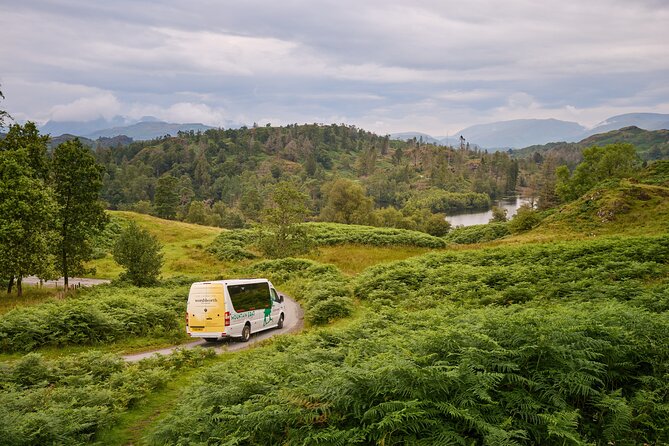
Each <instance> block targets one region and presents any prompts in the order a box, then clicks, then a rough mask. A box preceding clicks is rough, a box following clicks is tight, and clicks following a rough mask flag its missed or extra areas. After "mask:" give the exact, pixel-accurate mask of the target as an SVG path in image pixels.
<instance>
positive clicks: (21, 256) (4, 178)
mask: <svg viewBox="0 0 669 446" xmlns="http://www.w3.org/2000/svg"><path fill="white" fill-rule="evenodd" d="M29 160H30V157H29V155H28V151H27V150H26V149H24V148H19V149H17V150H11V151H10V150H4V151H0V246H1V247H2V249H0V271H2V272H3V273H4V275H6V276H8V277H5V278H9V279H10V281H11V282H10V286H9V287H8V290H9V291H11V283H13V280H14V277H16V278H17V292H18V294H19V296H20V295H22V291H23V290H22V287H21V279H22V278H23V277H25V276H29V275H37V276H39V277H42V278H50V277H49V276H51V275H52V271H51V270H50V265H51V260H52V259H51V256H50V243H51V241H52V240H53V236H54V233H53V217H54V214H55V212H56V205H55V202H54V198H53V192H52V190H51V189H50V188H49V187H48V186H47V185H46V184H45V182H44V180H43V179H41V178H37V177H36V176H35V173H34V171H33V170H32V168H31V167H30V161H29Z"/></svg>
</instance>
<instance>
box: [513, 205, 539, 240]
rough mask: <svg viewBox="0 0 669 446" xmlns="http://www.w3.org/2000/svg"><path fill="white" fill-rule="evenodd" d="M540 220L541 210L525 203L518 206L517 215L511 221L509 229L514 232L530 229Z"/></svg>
mask: <svg viewBox="0 0 669 446" xmlns="http://www.w3.org/2000/svg"><path fill="white" fill-rule="evenodd" d="M540 222H541V216H540V215H539V212H537V211H536V210H534V209H533V208H532V206H530V205H527V204H524V205H522V206H521V207H519V208H518V210H517V211H516V215H514V216H513V218H512V219H511V221H510V222H509V230H510V231H511V232H512V233H514V234H517V233H519V232H523V231H529V230H530V229H532V228H533V227H535V226H536V225H538V224H539V223H540Z"/></svg>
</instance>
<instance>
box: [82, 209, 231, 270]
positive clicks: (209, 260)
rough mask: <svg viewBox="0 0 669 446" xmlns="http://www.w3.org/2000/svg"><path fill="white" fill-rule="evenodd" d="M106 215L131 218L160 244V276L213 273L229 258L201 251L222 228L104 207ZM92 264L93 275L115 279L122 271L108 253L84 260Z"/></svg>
mask: <svg viewBox="0 0 669 446" xmlns="http://www.w3.org/2000/svg"><path fill="white" fill-rule="evenodd" d="M108 212H109V213H110V215H112V216H116V217H119V218H122V219H124V220H133V221H135V222H136V223H137V224H138V225H139V227H141V228H143V229H146V230H148V231H149V232H150V233H151V234H153V235H155V236H156V237H157V238H158V241H159V242H160V243H161V244H162V245H163V254H164V259H165V264H164V265H163V268H162V276H163V277H165V278H168V277H174V276H180V275H198V276H203V277H204V276H214V275H219V274H221V272H222V271H225V270H226V269H228V268H229V267H230V266H231V264H230V262H224V261H220V260H218V259H216V258H215V257H214V256H213V255H211V254H209V253H208V252H207V251H205V248H206V247H207V246H209V245H210V244H211V243H212V242H213V241H214V239H215V238H216V236H217V235H218V234H220V233H221V232H222V231H223V229H221V228H214V227H211V226H201V225H196V224H191V223H183V222H179V221H173V220H163V219H161V218H157V217H153V216H151V215H145V214H138V213H136V212H127V211H108ZM87 266H88V267H92V268H95V270H96V271H95V273H94V275H93V277H96V278H101V279H115V278H117V277H118V276H119V274H120V273H121V272H122V271H123V268H121V267H120V266H119V265H118V264H117V263H116V262H114V259H113V258H112V256H111V254H107V255H106V256H105V257H103V258H101V259H96V260H93V261H91V262H89V263H88V265H87Z"/></svg>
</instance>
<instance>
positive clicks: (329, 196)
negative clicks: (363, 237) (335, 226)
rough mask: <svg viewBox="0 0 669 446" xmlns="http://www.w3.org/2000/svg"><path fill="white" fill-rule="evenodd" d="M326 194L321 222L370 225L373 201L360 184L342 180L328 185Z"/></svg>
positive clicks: (325, 190) (325, 188)
mask: <svg viewBox="0 0 669 446" xmlns="http://www.w3.org/2000/svg"><path fill="white" fill-rule="evenodd" d="M324 193H325V197H326V198H325V206H324V207H323V209H322V210H321V220H323V221H332V222H335V223H346V224H359V225H364V224H368V223H369V219H370V215H371V211H372V199H371V198H370V197H368V196H367V195H365V190H364V189H363V188H362V186H361V185H360V184H358V183H356V182H354V181H351V180H347V179H344V178H340V179H337V180H334V181H333V182H332V183H330V184H328V185H326V186H325V187H324Z"/></svg>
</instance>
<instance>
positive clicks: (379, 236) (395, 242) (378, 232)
mask: <svg viewBox="0 0 669 446" xmlns="http://www.w3.org/2000/svg"><path fill="white" fill-rule="evenodd" d="M306 225H307V226H308V227H309V233H310V234H311V237H312V239H313V240H314V243H315V244H316V245H319V246H327V245H343V244H346V243H351V244H359V245H368V246H418V247H423V248H444V247H445V246H446V242H444V241H443V240H442V239H440V238H438V237H434V236H431V235H428V234H425V233H423V232H419V231H411V230H407V229H395V228H375V227H373V226H360V225H344V224H339V223H307V224H306Z"/></svg>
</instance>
